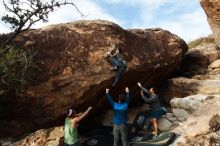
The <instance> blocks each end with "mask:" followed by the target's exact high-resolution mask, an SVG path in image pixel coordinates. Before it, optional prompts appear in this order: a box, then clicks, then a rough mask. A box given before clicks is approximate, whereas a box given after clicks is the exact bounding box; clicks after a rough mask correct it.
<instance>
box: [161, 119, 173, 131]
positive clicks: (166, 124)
mask: <svg viewBox="0 0 220 146" xmlns="http://www.w3.org/2000/svg"><path fill="white" fill-rule="evenodd" d="M171 126H172V123H171V122H170V121H169V120H167V119H165V118H161V119H160V120H159V121H158V128H159V130H161V131H168V130H169V129H170V128H171Z"/></svg>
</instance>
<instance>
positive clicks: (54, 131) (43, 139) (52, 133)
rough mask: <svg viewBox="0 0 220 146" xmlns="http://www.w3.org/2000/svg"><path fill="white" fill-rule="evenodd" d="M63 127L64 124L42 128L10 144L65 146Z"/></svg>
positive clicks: (22, 145)
mask: <svg viewBox="0 0 220 146" xmlns="http://www.w3.org/2000/svg"><path fill="white" fill-rule="evenodd" d="M63 129H64V128H63V127H62V126H60V127H54V128H50V129H41V130H38V131H36V132H34V133H32V134H30V135H29V136H27V137H25V138H24V139H22V140H20V141H18V142H15V143H13V144H11V145H10V146H64V142H63V135H64V130H63Z"/></svg>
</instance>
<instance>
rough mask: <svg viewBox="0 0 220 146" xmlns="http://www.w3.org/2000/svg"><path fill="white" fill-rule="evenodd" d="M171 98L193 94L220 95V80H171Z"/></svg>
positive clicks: (181, 78)
mask: <svg viewBox="0 0 220 146" xmlns="http://www.w3.org/2000/svg"><path fill="white" fill-rule="evenodd" d="M168 82H169V87H168V88H169V96H170V97H185V96H188V95H193V94H209V95H210V94H220V88H219V87H220V80H197V79H189V78H184V77H178V78H172V79H169V81H168Z"/></svg>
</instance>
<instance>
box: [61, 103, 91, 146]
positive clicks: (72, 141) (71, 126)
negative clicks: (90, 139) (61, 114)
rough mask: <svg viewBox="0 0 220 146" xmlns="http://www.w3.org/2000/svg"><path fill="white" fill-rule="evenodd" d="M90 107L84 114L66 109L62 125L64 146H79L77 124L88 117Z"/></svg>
mask: <svg viewBox="0 0 220 146" xmlns="http://www.w3.org/2000/svg"><path fill="white" fill-rule="evenodd" d="M91 109H92V107H88V109H87V110H86V111H85V112H84V113H78V114H77V113H76V112H75V111H74V110H73V109H68V111H67V117H66V119H65V125H64V144H65V146H81V144H80V142H79V136H78V132H77V126H78V123H79V122H80V121H81V120H82V119H83V118H84V117H86V116H87V115H88V113H89V112H90V111H91Z"/></svg>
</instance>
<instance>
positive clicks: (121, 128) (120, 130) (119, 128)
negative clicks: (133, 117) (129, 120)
mask: <svg viewBox="0 0 220 146" xmlns="http://www.w3.org/2000/svg"><path fill="white" fill-rule="evenodd" d="M113 134H114V146H119V139H120V135H121V141H122V144H123V146H128V140H127V135H128V132H127V127H126V125H114V127H113Z"/></svg>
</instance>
